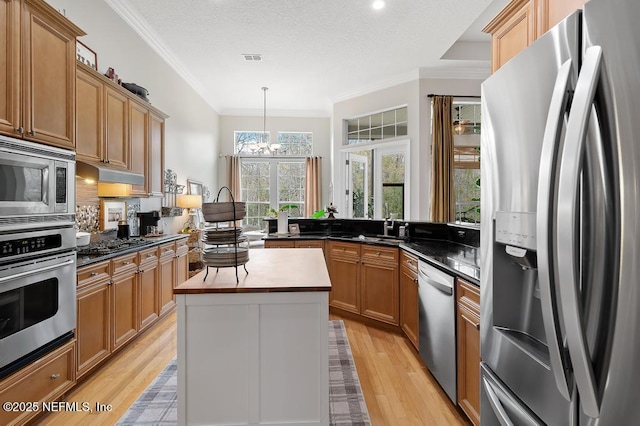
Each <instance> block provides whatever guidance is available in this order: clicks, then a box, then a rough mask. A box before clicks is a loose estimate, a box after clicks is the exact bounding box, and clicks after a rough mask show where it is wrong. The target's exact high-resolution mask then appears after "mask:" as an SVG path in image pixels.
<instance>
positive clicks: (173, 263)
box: [158, 240, 189, 316]
mask: <svg viewBox="0 0 640 426" xmlns="http://www.w3.org/2000/svg"><path fill="white" fill-rule="evenodd" d="M188 252H189V247H188V246H187V241H186V240H183V241H179V242H176V243H169V244H164V245H161V246H160V262H159V265H160V266H159V268H160V270H159V274H158V275H159V276H158V279H159V280H160V286H159V292H160V316H162V315H164V314H166V313H167V312H169V311H171V310H173V308H174V307H175V306H176V297H175V295H174V294H173V288H174V287H175V286H177V285H179V284H182V283H183V282H184V281H186V280H187V278H188V277H189V262H188V259H187V253H188Z"/></svg>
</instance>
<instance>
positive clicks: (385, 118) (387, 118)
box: [382, 109, 396, 125]
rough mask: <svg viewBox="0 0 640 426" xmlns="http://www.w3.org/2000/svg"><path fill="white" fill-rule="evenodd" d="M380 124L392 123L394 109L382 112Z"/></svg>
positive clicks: (394, 115) (394, 114)
mask: <svg viewBox="0 0 640 426" xmlns="http://www.w3.org/2000/svg"><path fill="white" fill-rule="evenodd" d="M382 122H383V123H382V124H385V125H387V124H394V123H395V122H396V110H395V109H393V110H391V111H386V112H384V113H383V114H382Z"/></svg>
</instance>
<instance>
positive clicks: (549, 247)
mask: <svg viewBox="0 0 640 426" xmlns="http://www.w3.org/2000/svg"><path fill="white" fill-rule="evenodd" d="M571 69H572V60H571V59H569V60H567V61H566V62H565V63H564V64H562V66H561V67H560V70H559V71H558V76H557V78H556V83H555V86H554V88H553V95H552V97H551V103H550V105H549V114H548V116H547V124H546V127H545V131H544V138H543V142H542V153H541V158H540V175H539V178H538V212H539V213H538V215H537V218H536V228H537V229H536V237H537V239H538V244H537V250H538V281H539V284H540V301H541V302H542V303H541V305H542V319H543V324H544V329H545V334H546V336H547V345H548V348H549V359H550V361H551V371H552V372H553V376H554V378H555V381H556V386H557V387H558V390H559V391H560V394H561V395H562V396H563V397H564V398H565V399H566V400H567V401H570V400H571V396H570V395H569V384H568V380H567V374H566V371H567V370H568V369H569V367H568V365H567V360H566V359H565V358H564V357H563V356H562V352H561V349H563V348H564V345H563V339H562V333H561V330H560V319H559V312H558V297H557V294H556V282H557V276H558V275H557V273H558V271H557V268H556V266H555V265H558V262H557V260H556V258H555V255H554V253H555V252H554V250H553V247H554V242H555V241H554V240H555V230H556V229H557V223H556V221H555V220H554V219H555V207H556V204H555V200H554V198H553V194H555V192H556V186H557V179H556V177H557V172H558V168H559V167H558V165H557V158H558V151H559V149H557V147H559V146H560V145H559V144H558V141H559V140H560V138H561V135H562V125H563V121H564V116H565V112H566V110H567V103H568V102H569V90H570V87H569V84H570V80H571V74H572V72H571Z"/></svg>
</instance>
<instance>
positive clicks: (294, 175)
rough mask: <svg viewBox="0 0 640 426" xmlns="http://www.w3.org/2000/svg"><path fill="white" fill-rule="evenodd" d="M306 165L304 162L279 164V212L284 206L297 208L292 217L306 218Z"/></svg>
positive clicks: (292, 210) (293, 210) (291, 213)
mask: <svg viewBox="0 0 640 426" xmlns="http://www.w3.org/2000/svg"><path fill="white" fill-rule="evenodd" d="M304 183H305V164H304V163H303V162H280V163H278V210H280V209H281V208H282V207H283V206H296V207H298V208H297V209H291V210H290V211H289V216H290V217H302V216H304Z"/></svg>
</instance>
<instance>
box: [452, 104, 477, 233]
mask: <svg viewBox="0 0 640 426" xmlns="http://www.w3.org/2000/svg"><path fill="white" fill-rule="evenodd" d="M480 110H481V108H480V104H479V103H457V102H454V104H453V134H454V137H453V139H454V148H453V152H454V158H453V167H454V170H453V191H454V203H455V220H456V221H459V222H471V223H480V129H481V115H480Z"/></svg>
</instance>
